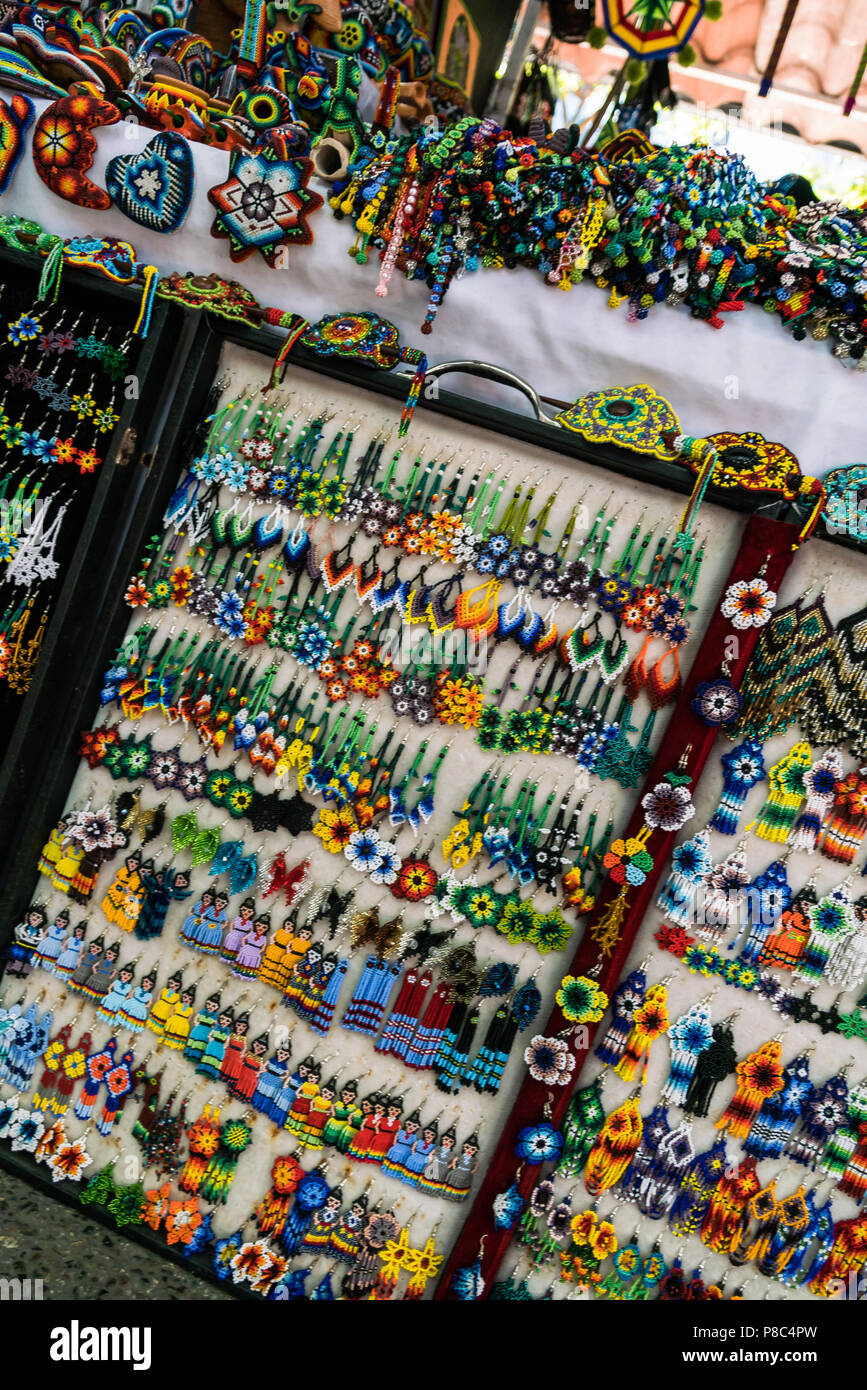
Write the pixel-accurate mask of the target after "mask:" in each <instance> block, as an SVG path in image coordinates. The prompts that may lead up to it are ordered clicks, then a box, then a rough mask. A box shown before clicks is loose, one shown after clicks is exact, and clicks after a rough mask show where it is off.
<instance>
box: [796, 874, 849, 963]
mask: <svg viewBox="0 0 867 1390" xmlns="http://www.w3.org/2000/svg"><path fill="white" fill-rule="evenodd" d="M808 915H809V918H810V935H809V938H808V940H807V945H806V948H805V950H804V953H803V956H802V957H801V960H800V962H799V963H798V965H797V967H796V968H795V976H796V978H797V979H799V980H821V978H822V976H823V975H824V973H825V969H826V967H827V965H828V963H829V961H830V959H831V952H832V951H833V950H834V949H835V947H836V946H837V945H838V944H839V943H840V942H841V941H845V940H846V939H847V938H848V937H849V936H851V934H852V932H853V931H854V930H855V927H856V917H855V907H854V904H853V902H852V897H851V893H850V880H849V879H846V880H845V881H844V882H843V883H841V884H839V885H838V886H837V887H836V888H835V889H834V890H833V891H832V892H831V893H827V894H826V895H825V897H824V898H822V899H821V900H820V901H819V902H817V903H815V904H814V905H813V906H812V907H811V908H810V909H809V914H808Z"/></svg>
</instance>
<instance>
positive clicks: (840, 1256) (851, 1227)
mask: <svg viewBox="0 0 867 1390" xmlns="http://www.w3.org/2000/svg"><path fill="white" fill-rule="evenodd" d="M865 1236H867V1217H865V1216H864V1215H863V1213H862V1214H861V1215H860V1216H853V1217H850V1218H849V1219H848V1220H847V1221H838V1222H837V1224H836V1226H835V1227H834V1239H833V1244H832V1246H831V1250H830V1252H829V1254H828V1258H827V1259H826V1260H825V1262H824V1264H823V1265H822V1266H821V1268H820V1269H819V1270H818V1271H817V1273H816V1274H815V1275H813V1277H812V1278H811V1279H810V1283H809V1288H810V1291H811V1293H814V1294H818V1295H820V1296H821V1297H824V1298H827V1297H828V1296H829V1295H830V1293H831V1291H832V1289H834V1288H837V1289H839V1287H840V1285H841V1284H842V1285H843V1286H844V1287H845V1284H846V1280H847V1278H848V1277H851V1275H852V1274H853V1273H854V1274H856V1275H857V1274H859V1273H860V1271H861V1270H862V1269H863V1267H864V1238H865Z"/></svg>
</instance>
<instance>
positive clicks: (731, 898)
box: [697, 840, 750, 944]
mask: <svg viewBox="0 0 867 1390" xmlns="http://www.w3.org/2000/svg"><path fill="white" fill-rule="evenodd" d="M746 860H747V842H746V840H741V842H740V844H739V845H738V846H737V848H736V849H734V850H733V851H732V852H731V854H729V855H728V856H727V857H726V858H725V859H724V860H723V862H722V863H721V864H718V865H717V866H716V867H715V868H714V869H712V871H711V872H710V873H709V874H708V876H707V878H706V880H705V883H704V885H703V893H702V902H701V904H700V909H699V911H698V913H697V917H698V920H697V933H698V935H699V936H700V937H702V938H703V939H704V940H706V941H710V942H712V943H714V944H718V943H721V942H722V939H723V936H724V934H725V929H726V928H727V927H737V928H738V933H737V935H738V936H739V935H740V933H741V931H742V930H743V923H744V916H745V912H746V908H747V894H746V885H747V884H748V883H749V881H750V875H749V872H748V870H747V867H746ZM736 939H737V938H736Z"/></svg>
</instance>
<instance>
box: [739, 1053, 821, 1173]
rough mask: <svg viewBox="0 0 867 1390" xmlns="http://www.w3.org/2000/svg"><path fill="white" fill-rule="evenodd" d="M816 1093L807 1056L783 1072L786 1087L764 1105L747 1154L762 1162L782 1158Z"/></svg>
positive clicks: (746, 1142)
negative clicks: (808, 1103)
mask: <svg viewBox="0 0 867 1390" xmlns="http://www.w3.org/2000/svg"><path fill="white" fill-rule="evenodd" d="M811 1050H812V1049H811ZM812 1093H813V1085H812V1082H811V1081H810V1067H809V1053H807V1052H805V1053H802V1054H801V1055H800V1056H798V1057H795V1058H794V1059H793V1060H792V1061H791V1062H789V1063H787V1065H786V1066H785V1068H784V1069H783V1084H782V1087H781V1088H780V1090H779V1091H777V1092H776V1093H775V1094H773V1095H769V1096H767V1097H766V1098H765V1100H764V1101H763V1102H762V1108H761V1110H760V1111H759V1113H758V1115H757V1116H756V1118H755V1119H754V1121H753V1123H752V1126H751V1127H750V1132H749V1134H748V1135H747V1137H746V1139H745V1140H744V1152H745V1153H748V1154H752V1155H753V1156H754V1157H755V1158H758V1159H762V1158H780V1157H782V1154H783V1150H784V1148H785V1146H786V1144H787V1143H788V1140H789V1138H790V1137H791V1134H792V1131H793V1130H794V1128H795V1125H796V1124H797V1122H798V1120H799V1119H800V1117H801V1113H802V1111H803V1109H804V1107H805V1105H806V1103H807V1101H808V1100H809V1098H810V1096H811V1095H812Z"/></svg>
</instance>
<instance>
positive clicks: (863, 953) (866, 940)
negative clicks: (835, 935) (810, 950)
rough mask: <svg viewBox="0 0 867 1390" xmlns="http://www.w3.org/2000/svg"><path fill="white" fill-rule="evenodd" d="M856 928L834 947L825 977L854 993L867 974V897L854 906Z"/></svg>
mask: <svg viewBox="0 0 867 1390" xmlns="http://www.w3.org/2000/svg"><path fill="white" fill-rule="evenodd" d="M853 911H854V915H855V923H856V925H855V929H854V930H853V931H851V932H850V933H849V934H848V936H845V937H843V938H841V939H840V940H839V941H838V942H837V944H836V945H835V946H834V947H833V948H832V950H831V955H830V957H829V959H828V964H827V966H826V967H825V979H826V980H827V981H828V983H829V984H831V985H836V986H837V988H838V989H841V990H843V991H844V993H846V994H849V993H854V992H855V991H856V990H857V989H858V988H859V986H860V985H861V983H862V982H863V980H864V977H865V975H867V897H863V898H859V899H858V901H857V902H856V903H855V904H854V907H853Z"/></svg>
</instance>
